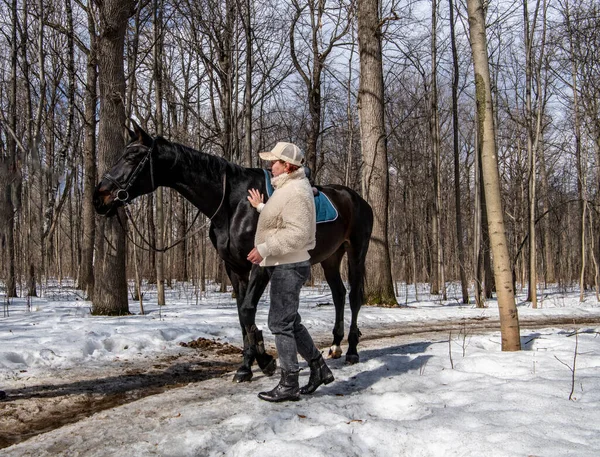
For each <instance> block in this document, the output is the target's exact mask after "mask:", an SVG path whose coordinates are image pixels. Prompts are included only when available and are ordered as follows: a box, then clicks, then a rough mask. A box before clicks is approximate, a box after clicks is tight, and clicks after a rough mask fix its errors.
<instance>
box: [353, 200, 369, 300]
mask: <svg viewBox="0 0 600 457" xmlns="http://www.w3.org/2000/svg"><path fill="white" fill-rule="evenodd" d="M353 200H354V208H356V210H355V211H354V214H353V218H352V219H353V220H352V225H353V228H352V235H351V240H350V242H351V245H352V251H353V255H352V257H353V259H352V261H350V262H349V264H348V266H349V268H348V273H349V275H350V278H349V279H350V283H351V284H353V287H352V288H353V289H356V290H355V291H354V292H353V291H352V290H351V291H350V293H351V295H354V297H352V296H351V297H350V304H351V306H352V304H353V302H354V301H356V302H358V303H360V305H362V304H363V303H364V301H365V279H366V265H365V262H366V258H367V252H368V250H369V243H370V241H371V232H372V231H373V209H372V208H371V205H369V204H368V203H367V201H366V200H365V199H363V198H362V197H361V196H360V195H358V194H355V196H354V198H353ZM355 294H356V295H355ZM353 298H354V300H353ZM360 305H359V306H360Z"/></svg>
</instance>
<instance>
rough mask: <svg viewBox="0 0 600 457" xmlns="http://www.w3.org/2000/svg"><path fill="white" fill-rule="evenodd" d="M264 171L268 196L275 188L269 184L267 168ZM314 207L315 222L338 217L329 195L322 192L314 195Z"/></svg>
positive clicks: (319, 222)
mask: <svg viewBox="0 0 600 457" xmlns="http://www.w3.org/2000/svg"><path fill="white" fill-rule="evenodd" d="M263 171H264V172H265V187H266V188H267V195H268V196H269V197H270V196H271V195H273V192H275V190H274V189H273V185H272V184H271V175H270V174H269V172H268V171H267V170H263ZM315 209H316V212H317V224H322V223H324V222H333V221H335V220H336V219H337V218H338V211H337V209H336V208H335V206H333V203H331V200H329V197H328V196H327V195H325V194H324V193H323V192H319V193H318V194H317V195H316V196H315Z"/></svg>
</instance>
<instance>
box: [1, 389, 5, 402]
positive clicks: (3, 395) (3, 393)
mask: <svg viewBox="0 0 600 457" xmlns="http://www.w3.org/2000/svg"><path fill="white" fill-rule="evenodd" d="M5 398H6V392H4V391H3V390H0V400H4V399H5Z"/></svg>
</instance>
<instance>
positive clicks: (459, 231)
mask: <svg viewBox="0 0 600 457" xmlns="http://www.w3.org/2000/svg"><path fill="white" fill-rule="evenodd" d="M449 10H450V37H451V39H450V42H451V44H452V69H453V70H452V139H453V150H454V201H455V207H456V208H455V210H456V245H457V250H458V264H459V265H458V268H459V272H460V286H461V291H462V302H463V303H465V304H466V303H469V292H468V284H467V273H466V270H465V248H464V244H463V226H462V212H461V208H462V206H463V204H462V198H461V190H460V148H459V139H460V138H459V132H458V81H459V77H460V75H459V69H458V52H457V50H456V36H455V33H454V1H453V0H449Z"/></svg>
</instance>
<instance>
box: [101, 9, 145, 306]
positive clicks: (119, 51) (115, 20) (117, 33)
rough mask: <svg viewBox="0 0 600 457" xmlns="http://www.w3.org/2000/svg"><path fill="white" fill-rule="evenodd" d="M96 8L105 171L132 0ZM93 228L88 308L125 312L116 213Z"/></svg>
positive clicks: (121, 114) (121, 116) (114, 149)
mask: <svg viewBox="0 0 600 457" xmlns="http://www.w3.org/2000/svg"><path fill="white" fill-rule="evenodd" d="M96 5H97V7H98V10H99V17H100V23H99V36H98V74H99V78H98V82H99V89H100V91H99V93H100V122H99V127H98V157H99V169H100V172H101V173H102V172H104V171H105V170H106V169H107V168H108V167H110V166H112V164H113V163H114V162H115V161H116V159H117V158H118V156H119V155H120V154H121V152H122V151H123V147H124V137H123V125H124V123H125V71H124V67H123V61H124V59H123V55H124V47H125V31H126V28H127V21H128V19H129V17H131V15H132V14H133V12H134V8H135V5H136V2H135V1H134V0H125V1H123V0H102V1H98V0H97V2H96ZM97 233H98V235H100V237H101V238H103V240H102V241H103V243H104V249H103V251H104V252H102V255H98V256H97V258H96V260H95V262H94V273H95V284H94V296H93V306H92V313H93V314H105V315H121V314H128V313H129V305H128V299H127V278H126V270H125V234H124V233H123V229H122V228H121V226H120V225H119V222H118V221H117V218H110V219H104V220H102V223H101V224H99V227H97Z"/></svg>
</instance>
